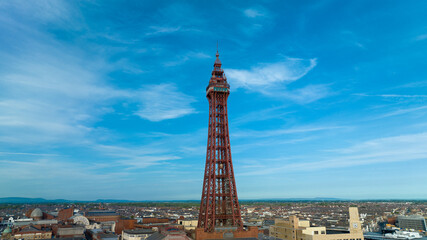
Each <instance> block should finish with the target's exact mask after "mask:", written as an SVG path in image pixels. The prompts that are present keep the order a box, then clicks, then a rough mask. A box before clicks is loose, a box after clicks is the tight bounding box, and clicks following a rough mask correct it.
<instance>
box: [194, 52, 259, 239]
mask: <svg viewBox="0 0 427 240" xmlns="http://www.w3.org/2000/svg"><path fill="white" fill-rule="evenodd" d="M221 66H222V63H221V61H220V60H219V53H218V51H217V52H216V60H215V62H214V65H213V67H214V69H213V71H212V76H211V78H210V80H209V85H208V86H207V88H206V98H207V99H208V101H209V127H208V144H207V150H206V165H205V174H204V179H203V189H202V199H201V201H200V211H199V218H198V223H197V228H196V231H195V232H196V234H195V236H196V240H203V239H222V238H257V237H258V229H257V227H248V228H247V229H245V228H244V226H243V220H242V216H241V213H240V205H239V200H238V197H237V187H236V181H235V177H234V170H233V162H232V160H231V147H230V136H229V131H228V110H227V100H228V96H229V95H230V85H229V84H228V82H227V78H226V77H225V74H224V71H223V70H222V68H221Z"/></svg>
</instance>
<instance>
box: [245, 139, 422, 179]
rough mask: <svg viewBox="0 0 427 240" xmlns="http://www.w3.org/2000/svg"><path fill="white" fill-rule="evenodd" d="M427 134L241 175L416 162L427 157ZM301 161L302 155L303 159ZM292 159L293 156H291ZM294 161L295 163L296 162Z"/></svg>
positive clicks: (372, 142) (372, 143)
mask: <svg viewBox="0 0 427 240" xmlns="http://www.w3.org/2000/svg"><path fill="white" fill-rule="evenodd" d="M426 141H427V133H426V132H423V133H418V134H408V135H400V136H394V137H386V138H377V139H372V140H369V141H365V142H361V143H358V144H354V145H352V146H349V147H347V148H341V149H331V150H326V152H328V156H327V157H316V156H310V155H306V156H303V157H302V158H304V159H315V160H314V161H308V162H307V161H298V162H297V163H287V162H289V161H288V160H289V159H284V160H283V161H282V163H281V164H280V165H277V166H276V165H269V164H264V166H265V167H264V168H263V169H259V168H258V169H257V171H247V172H243V173H242V174H241V175H264V174H274V173H282V172H284V171H292V172H297V171H319V170H322V169H333V168H349V167H354V166H361V165H372V164H379V163H391V162H404V161H414V160H420V159H426V158H427V148H426V147H425V142H426ZM299 157H300V158H301V156H299ZM291 158H292V157H291ZM292 162H295V161H294V160H292Z"/></svg>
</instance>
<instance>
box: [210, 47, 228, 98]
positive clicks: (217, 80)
mask: <svg viewBox="0 0 427 240" xmlns="http://www.w3.org/2000/svg"><path fill="white" fill-rule="evenodd" d="M221 66H222V63H221V60H219V53H218V51H217V52H216V59H215V62H214V65H213V67H214V69H213V70H212V76H211V79H210V80H209V85H208V86H207V87H206V95H208V94H209V93H210V92H212V91H215V92H227V93H229V92H230V84H228V83H227V77H226V76H225V74H224V70H222V68H221Z"/></svg>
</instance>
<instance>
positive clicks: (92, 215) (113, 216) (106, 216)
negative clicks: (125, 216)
mask: <svg viewBox="0 0 427 240" xmlns="http://www.w3.org/2000/svg"><path fill="white" fill-rule="evenodd" d="M85 217H86V218H87V219H88V220H90V221H94V222H109V221H118V220H119V219H120V215H119V214H117V213H116V212H114V211H89V212H87V213H86V214H85Z"/></svg>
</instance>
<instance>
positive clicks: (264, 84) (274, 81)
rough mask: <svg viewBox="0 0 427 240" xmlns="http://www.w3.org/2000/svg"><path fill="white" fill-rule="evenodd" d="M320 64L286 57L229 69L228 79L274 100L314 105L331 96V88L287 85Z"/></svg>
mask: <svg viewBox="0 0 427 240" xmlns="http://www.w3.org/2000/svg"><path fill="white" fill-rule="evenodd" d="M316 65H317V60H316V59H315V58H312V59H300V58H286V59H285V60H284V61H280V62H276V63H271V64H262V65H260V66H256V67H252V68H251V69H250V70H245V69H226V70H225V72H226V74H227V77H228V79H229V81H230V83H231V84H232V86H233V87H235V88H245V89H248V90H250V91H255V92H260V93H262V94H264V95H267V96H270V97H279V98H285V99H290V100H293V101H295V102H298V103H302V104H305V103H310V102H313V101H316V100H318V99H321V98H324V97H325V96H328V95H330V94H331V93H330V91H329V88H328V85H326V84H317V85H314V84H312V85H307V86H305V87H302V88H299V89H293V90H289V89H288V87H287V85H288V84H290V83H292V82H294V81H297V80H298V79H301V78H302V77H304V76H305V75H306V74H307V73H308V72H310V71H311V70H312V69H313V68H314V67H315V66H316Z"/></svg>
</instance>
